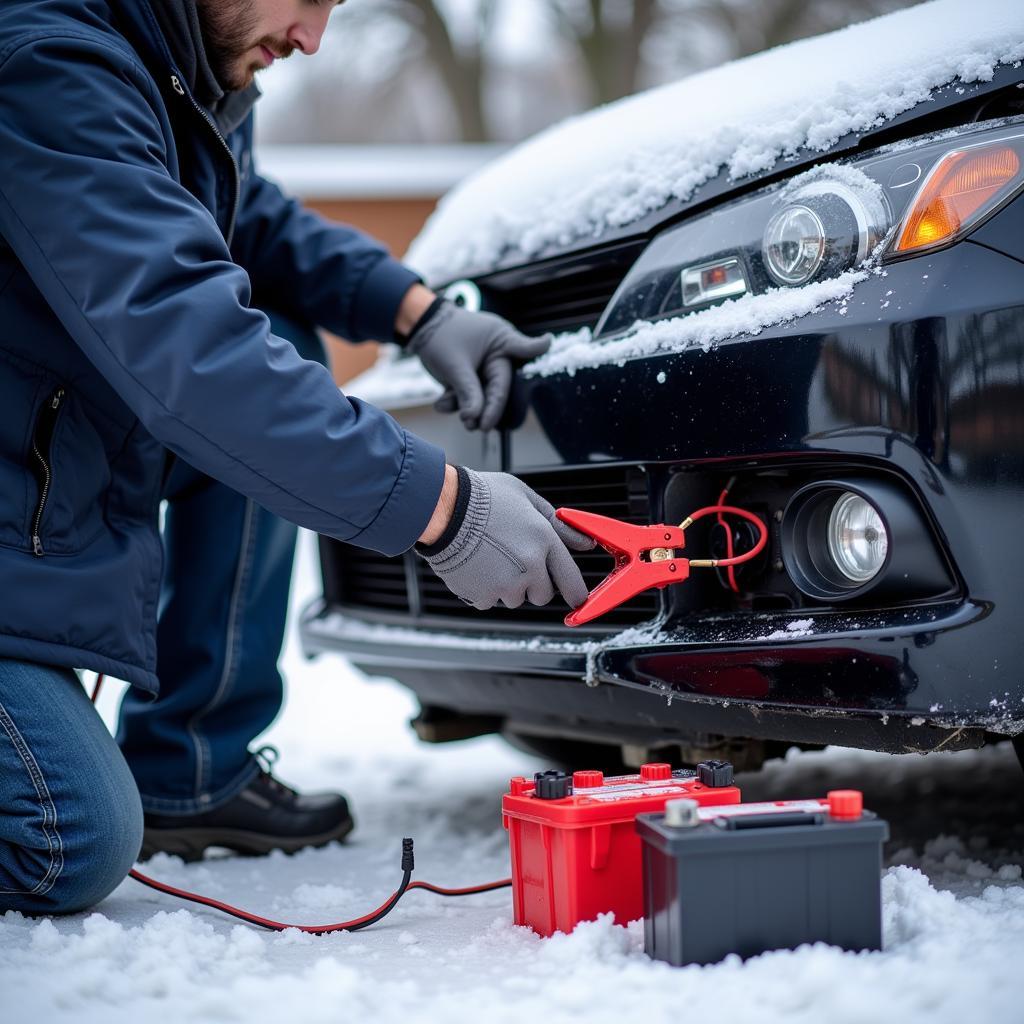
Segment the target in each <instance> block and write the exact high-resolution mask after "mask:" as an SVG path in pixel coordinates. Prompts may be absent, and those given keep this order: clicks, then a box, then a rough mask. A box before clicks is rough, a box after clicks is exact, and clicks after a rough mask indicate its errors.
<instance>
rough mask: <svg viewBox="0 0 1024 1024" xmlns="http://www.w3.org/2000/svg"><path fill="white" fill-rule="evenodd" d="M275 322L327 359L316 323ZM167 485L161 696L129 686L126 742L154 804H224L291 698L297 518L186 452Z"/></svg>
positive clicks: (275, 318) (145, 799) (302, 348)
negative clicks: (284, 673) (285, 664)
mask: <svg viewBox="0 0 1024 1024" xmlns="http://www.w3.org/2000/svg"><path fill="white" fill-rule="evenodd" d="M271 321H272V324H273V328H274V333H275V334H277V335H278V336H279V337H283V338H287V339H288V340H289V341H291V342H292V344H293V345H295V347H296V348H297V349H298V351H299V353H300V354H301V355H302V356H303V357H304V358H306V359H315V360H317V361H319V362H324V358H325V357H324V352H323V346H322V345H321V343H320V339H319V337H318V336H317V335H316V333H315V332H314V331H312V330H310V329H308V328H303V327H301V326H300V325H298V324H295V323H293V322H291V321H289V320H287V319H285V318H283V317H281V316H279V315H276V314H272V315H271ZM164 496H165V499H166V502H167V504H166V510H165V519H164V530H163V541H164V578H163V589H162V592H161V598H160V608H159V612H158V625H157V675H158V677H159V680H160V696H159V697H158V698H157V699H156V700H155V701H154V700H152V699H150V698H149V697H148V696H147V695H146V694H144V693H142V692H139V691H134V690H133V691H129V692H128V693H127V694H126V695H125V697H124V700H123V701H122V704H121V715H120V722H119V725H118V731H117V741H118V743H119V744H120V747H121V750H122V752H123V753H124V756H125V759H126V760H127V762H128V767H129V768H130V769H131V771H132V774H133V775H134V776H135V781H136V782H137V784H138V787H139V792H140V793H141V796H142V806H143V807H144V808H145V810H147V811H152V812H155V813H159V814H161V815H174V814H181V815H187V814H194V813H197V812H200V811H207V810H211V809H213V808H215V807H217V806H218V805H220V804H222V803H226V802H227V801H228V800H230V799H231V798H232V797H233V796H235V795H236V794H237V793H238V792H239V791H240V790H242V789H244V788H245V787H246V786H247V785H248V784H249V782H251V781H252V779H253V777H254V776H255V775H256V774H257V772H258V771H259V767H258V765H257V764H256V762H255V759H254V758H253V756H252V754H251V753H250V752H249V749H248V745H249V742H250V741H251V740H252V739H253V737H255V736H257V735H258V734H259V733H260V732H262V731H263V730H264V729H265V728H266V727H267V726H268V725H269V724H270V723H271V722H272V721H273V719H274V718H275V716H276V715H277V713H278V711H279V710H280V707H281V696H282V682H281V675H280V673H279V672H278V668H277V660H278V657H279V656H280V653H281V644H282V642H283V639H284V626H285V618H286V615H287V610H288V590H289V587H290V584H291V572H292V561H293V558H294V553H295V536H296V529H295V527H294V526H293V525H292V524H291V523H288V522H285V521H284V520H283V519H278V518H277V517H276V516H274V515H271V514H270V513H269V512H267V511H266V510H265V509H263V508H261V507H260V506H259V505H257V504H256V503H255V502H254V501H252V500H250V499H248V498H246V497H244V496H243V495H241V494H238V493H237V492H236V491H233V490H231V489H230V488H228V487H226V486H224V484H221V483H219V482H217V481H216V480H213V479H211V478H210V477H207V476H205V475H204V474H202V473H200V472H198V471H197V470H195V469H193V468H192V467H191V466H189V465H188V464H187V463H185V462H183V461H181V460H180V459H177V460H175V461H174V462H173V464H172V466H171V468H170V471H169V473H168V476H167V480H166V483H165V488H164Z"/></svg>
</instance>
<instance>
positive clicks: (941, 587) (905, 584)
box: [779, 477, 956, 604]
mask: <svg viewBox="0 0 1024 1024" xmlns="http://www.w3.org/2000/svg"><path fill="white" fill-rule="evenodd" d="M779 539H780V541H781V546H782V560H783V562H784V563H785V567H786V572H787V573H789V577H790V579H792V581H793V582H794V583H795V584H796V586H797V587H798V588H799V590H800V591H802V592H803V593H804V594H806V595H807V596H808V597H810V598H814V599H816V600H819V601H824V602H827V603H829V604H837V603H842V602H844V601H854V600H857V599H859V598H866V597H867V596H868V594H870V595H871V598H872V600H879V601H893V602H903V601H910V600H914V599H920V598H923V597H933V596H935V595H937V594H942V593H945V594H949V593H952V592H953V591H954V590H955V586H956V584H955V581H954V580H953V578H952V577H951V576H950V573H949V571H948V569H947V566H946V562H945V559H944V556H943V554H942V553H941V551H940V550H939V549H938V547H937V546H936V544H935V542H934V540H933V537H932V531H931V529H930V527H929V526H928V524H927V521H926V520H925V519H924V517H923V516H922V514H921V512H920V511H919V509H918V507H917V505H916V503H915V502H914V500H913V498H912V497H911V496H910V495H909V494H908V493H907V492H906V489H905V488H904V487H903V486H901V485H898V484H896V483H894V482H893V481H891V480H886V479H876V478H872V477H847V478H846V479H843V480H815V481H812V482H811V483H808V484H805V485H804V486H803V487H801V488H800V489H799V490H797V491H796V492H795V493H794V494H793V496H792V497H791V498H790V499H789V502H788V504H787V505H786V508H785V510H784V511H783V513H782V523H781V527H780V538H779Z"/></svg>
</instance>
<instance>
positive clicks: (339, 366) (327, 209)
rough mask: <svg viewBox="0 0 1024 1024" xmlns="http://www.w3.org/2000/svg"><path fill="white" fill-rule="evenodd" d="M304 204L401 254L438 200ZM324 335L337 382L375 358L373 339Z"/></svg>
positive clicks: (358, 200) (382, 200)
mask: <svg viewBox="0 0 1024 1024" xmlns="http://www.w3.org/2000/svg"><path fill="white" fill-rule="evenodd" d="M306 205H307V206H310V207H312V208H313V209H314V210H317V211H318V212H320V213H322V214H323V215H324V216H325V217H329V218H330V219H331V220H336V221H341V222H342V223H344V224H351V225H352V226H353V227H357V228H359V229H360V230H361V231H365V232H366V233H367V234H369V235H373V237H374V238H379V239H380V240H381V241H382V242H383V243H384V244H385V245H386V246H387V247H388V248H389V249H390V250H391V252H392V253H393V254H394V255H395V256H397V257H399V258H401V257H402V256H403V255H404V253H405V251H406V250H407V249H408V248H409V243H410V242H412V240H413V239H414V238H415V237H416V235H417V234H419V231H420V228H422V227H423V224H424V222H425V221H426V219H427V217H429V216H430V214H431V213H432V212H433V209H434V207H435V206H436V205H437V200H436V199H430V198H422V199H404V198H403V199H345V200H339V199H330V200H327V199H322V200H318V199H314V200H307V202H306ZM326 338H327V350H328V354H329V356H330V360H331V369H332V371H333V373H334V379H335V380H336V381H337V382H338V383H339V384H344V383H345V381H347V380H351V379H352V378H353V377H355V376H356V375H357V374H359V373H362V372H363V370H365V369H367V368H368V367H369V366H371V365H372V364H373V362H374V360H375V359H376V358H377V346H376V345H375V344H373V343H372V342H364V343H363V344H361V345H351V344H349V343H348V342H346V341H342V340H341V339H340V338H336V337H335V336H334V335H331V334H328V335H326Z"/></svg>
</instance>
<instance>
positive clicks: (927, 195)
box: [301, 65, 1024, 767]
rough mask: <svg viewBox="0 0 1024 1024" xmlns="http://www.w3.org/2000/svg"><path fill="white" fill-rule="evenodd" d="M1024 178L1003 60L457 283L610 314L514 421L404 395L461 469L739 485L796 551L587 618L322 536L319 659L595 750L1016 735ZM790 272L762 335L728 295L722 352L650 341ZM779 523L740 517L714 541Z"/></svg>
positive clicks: (586, 491) (312, 629)
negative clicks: (792, 302) (738, 172)
mask: <svg viewBox="0 0 1024 1024" xmlns="http://www.w3.org/2000/svg"><path fill="white" fill-rule="evenodd" d="M815 165H816V166H815ZM1022 187H1024V70H1022V69H1021V68H1020V67H1019V66H1018V67H1014V66H1006V65H1004V66H1002V67H999V68H997V69H996V70H995V74H994V76H993V77H992V78H991V80H989V81H983V82H976V83H973V84H970V85H965V84H964V83H961V82H954V83H950V84H949V85H947V86H945V87H941V88H938V89H936V90H934V91H933V92H932V94H931V96H930V97H929V98H928V99H927V100H926V101H925V102H922V103H919V104H917V105H916V106H913V107H912V108H911V109H909V110H907V111H905V112H904V113H902V114H900V115H899V116H896V117H894V118H891V119H889V120H887V121H884V122H883V123H879V124H877V125H876V126H875V127H873V128H871V129H870V130H867V131H864V132H861V133H857V134H853V135H848V136H846V137H844V138H841V139H840V140H839V141H838V142H836V143H835V144H834V145H833V146H832V147H831V149H830V150H829V151H828V152H827V153H826V154H824V155H823V154H822V153H821V152H813V151H808V150H803V151H799V152H796V153H791V154H789V155H788V156H787V157H786V158H785V159H781V160H779V161H777V162H776V163H775V165H774V166H773V167H771V168H770V169H769V170H767V171H765V172H763V173H761V174H759V175H752V176H747V177H745V178H742V179H739V180H732V179H730V178H729V176H728V175H727V174H726V172H725V171H722V172H721V173H720V174H719V175H718V176H717V177H715V178H713V179H712V180H710V181H708V182H707V183H706V184H704V185H703V186H702V187H701V188H699V189H698V190H697V191H696V192H695V193H694V194H693V195H692V196H691V197H690V198H689V199H688V200H687V201H685V202H683V201H674V202H669V203H667V204H666V205H663V206H662V207H660V208H659V209H658V210H656V211H655V212H652V213H648V214H647V215H646V216H644V217H642V218H640V219H639V220H635V221H634V222H632V223H630V224H628V225H626V226H622V227H618V228H609V229H608V230H606V231H605V232H604V233H603V234H602V236H601V237H600V238H597V239H595V238H589V239H583V240H576V241H573V242H570V243H568V244H563V245H558V244H554V245H548V246H547V247H546V249H545V251H544V252H543V253H541V254H539V255H538V256H536V257H535V258H530V259H528V260H525V261H524V260H522V259H518V260H517V259H512V260H511V261H510V260H507V259H505V260H501V261H498V262H497V265H495V266H490V267H485V268H482V271H481V273H479V274H471V275H467V276H466V277H465V279H463V280H460V281H457V282H451V281H435V282H433V283H434V284H435V285H438V286H449V288H450V294H451V295H453V296H455V297H456V298H457V299H458V300H459V301H463V302H469V303H471V304H474V305H477V304H478V305H480V306H482V307H483V308H485V309H490V310H494V311H496V312H498V313H500V314H502V315H504V316H506V317H508V318H509V319H511V320H512V321H513V322H514V323H515V324H516V325H517V326H518V327H520V328H521V329H522V330H524V331H526V332H529V333H533V334H537V333H541V332H544V331H552V332H556V333H559V334H564V333H565V332H570V331H576V330H579V329H580V328H590V329H591V330H592V331H593V335H594V336H593V341H592V342H590V343H589V344H588V345H585V346H584V348H585V349H586V350H587V351H589V352H597V353H598V357H597V358H595V359H594V360H592V362H593V363H594V365H588V362H587V360H586V359H583V360H582V361H579V360H578V361H577V363H576V364H574V365H571V364H570V363H569V362H568V361H566V362H565V365H564V366H562V367H561V368H559V366H558V365H557V359H556V362H555V364H554V366H553V367H552V365H550V361H549V365H548V367H547V370H551V369H552V368H553V369H554V371H555V372H546V370H545V367H544V366H543V365H542V366H540V367H534V368H527V371H526V372H525V373H522V374H520V379H519V380H518V381H517V384H516V390H515V393H514V396H513V401H512V402H511V404H510V407H509V409H508V411H507V414H506V417H505V421H504V423H503V425H502V427H501V429H500V430H498V431H495V432H493V433H492V434H490V435H487V436H483V437H481V436H480V435H478V434H470V433H466V432H464V431H462V429H461V427H460V426H459V424H458V421H457V417H450V416H449V417H445V416H441V415H439V414H436V413H435V412H434V411H433V409H432V408H431V406H430V403H429V402H427V401H416V400H408V401H404V402H403V401H397V402H394V403H392V409H393V412H394V414H395V415H396V416H397V417H398V419H400V420H401V422H402V423H403V424H404V425H406V426H407V427H408V428H409V429H411V430H413V431H415V432H416V433H418V434H420V435H422V436H424V437H426V438H429V439H430V440H432V441H435V442H436V443H438V444H440V445H442V446H443V447H444V448H445V449H446V451H447V454H448V458H449V461H451V462H461V463H463V464H467V465H469V466H472V467H475V468H478V469H487V470H499V469H501V470H505V471H508V472H511V473H514V474H516V475H517V476H519V477H521V478H522V479H523V480H525V481H526V482H527V483H528V484H529V485H530V486H531V487H533V488H535V489H536V490H537V491H539V492H540V493H541V494H542V495H544V496H545V497H546V498H547V499H548V500H549V501H550V502H551V503H552V504H553V505H555V506H556V507H558V506H568V507H572V508H577V509H583V510H589V511H593V512H597V513H600V514H602V515H605V516H611V517H615V518H619V519H623V520H626V521H628V522H631V523H645V524H646V523H668V524H678V523H679V522H680V521H681V520H683V519H684V517H686V516H687V515H688V514H689V513H691V512H692V511H694V510H695V509H697V508H700V507H703V506H708V505H713V504H715V503H716V502H717V501H719V500H720V499H721V498H722V497H723V496H725V497H727V500H728V502H729V503H730V504H732V505H736V506H740V507H742V508H744V509H747V510H749V511H751V512H753V513H755V514H756V515H757V516H758V517H760V518H761V519H762V520H763V521H764V522H765V523H767V524H768V526H769V540H768V544H767V547H766V548H765V550H764V551H763V553H761V554H760V555H759V556H758V557H757V558H755V559H753V560H752V561H749V562H747V563H745V564H743V565H741V566H738V567H737V568H735V569H734V570H733V572H732V573H730V572H729V571H728V570H727V569H721V568H719V569H705V570H696V569H695V570H694V571H693V572H692V573H691V575H690V578H689V580H688V581H686V582H685V583H681V584H678V585H670V586H668V587H666V588H665V589H662V590H652V591H649V592H645V593H643V594H641V595H640V596H638V597H636V598H635V599H633V600H631V601H629V602H628V603H626V604H624V605H622V606H621V607H619V608H618V609H616V610H615V611H613V612H611V613H610V614H608V615H605V616H604V617H602V618H599V619H597V620H596V621H593V622H591V623H588V624H587V625H586V626H583V627H580V628H576V629H570V628H568V627H566V626H565V625H563V621H562V619H563V616H564V615H565V613H566V611H567V609H566V608H564V607H558V606H556V605H551V606H548V607H543V608H536V607H530V606H523V607H520V608H512V609H509V608H504V607H499V608H495V609H493V610H491V611H488V612H483V613H480V612H474V611H473V610H471V609H468V608H467V607H466V606H464V605H463V604H461V603H460V602H459V600H458V599H457V598H456V597H455V596H454V595H453V594H451V593H449V592H448V591H447V589H446V588H445V586H444V584H443V583H441V582H440V581H439V580H438V579H436V578H435V577H434V576H433V575H432V573H431V572H430V570H429V569H428V567H427V565H426V563H425V562H423V561H422V560H421V559H419V558H418V557H417V556H416V555H415V554H413V553H408V554H406V555H405V556H403V557H399V558H385V557H383V556H380V555H377V554H375V553H373V552H369V551H364V550H359V549H356V548H352V547H348V546H346V545H344V544H340V543H338V542H336V541H333V540H328V539H321V542H320V545H321V546H320V552H321V561H322V567H323V580H324V591H323V599H322V600H320V601H317V602H315V603H314V604H313V605H312V606H311V607H309V608H307V609H306V610H305V613H304V616H303V620H302V626H301V630H302V636H303V639H304V644H305V645H306V649H307V651H308V652H309V653H316V652H321V651H341V652H343V653H344V654H346V655H348V656H349V657H350V658H351V659H352V660H353V661H354V662H356V663H357V664H359V665H363V666H369V667H372V668H373V669H374V670H383V671H384V672H386V673H387V674H388V675H391V676H394V677H395V678H397V679H399V680H400V681H401V682H402V683H404V684H405V685H406V686H408V687H410V688H411V689H412V690H413V691H414V692H415V693H416V695H417V697H418V698H419V701H420V704H421V706H422V711H421V713H420V715H419V717H418V718H417V719H416V721H415V723H414V724H415V726H416V729H417V731H418V733H419V735H420V736H421V737H422V738H424V739H426V740H430V741H445V740H450V739H458V738H463V737H468V736H473V735H478V734H482V733H487V732H500V733H502V734H504V735H505V736H507V737H509V738H510V739H512V740H513V741H514V742H516V743H518V744H520V745H522V746H525V747H527V748H529V749H531V750H534V751H536V752H539V753H542V754H544V755H546V756H548V757H549V758H552V759H558V760H561V761H565V762H568V763H572V764H575V765H577V766H579V765H584V764H585V765H586V766H588V767H591V766H597V767H600V766H602V764H606V763H614V762H616V761H617V760H618V759H620V758H621V759H622V760H624V761H625V763H627V764H633V765H636V764H640V763H642V762H644V761H648V760H651V759H659V760H670V761H672V762H677V763H678V762H683V763H687V762H689V763H693V762H695V761H698V760H701V759H703V758H706V757H725V758H728V759H729V760H731V761H733V762H734V763H736V764H737V765H738V766H742V767H752V766H755V765H757V764H759V763H760V762H761V761H762V760H763V759H764V758H765V757H767V756H773V755H775V754H778V753H780V752H781V751H783V750H784V749H785V748H786V747H788V746H791V745H797V746H803V747H816V746H820V745H824V744H831V743H835V744H841V745H845V746H851V747H863V748H870V749H875V750H884V751H894V752H902V751H921V752H926V751H937V750H958V749H962V748H968V747H977V746H980V745H982V744H985V743H987V742H991V741H994V740H997V739H1001V738H1007V737H1015V736H1017V735H1018V734H1020V733H1021V732H1022V731H1024V658H1022V654H1024V625H1022V608H1021V603H1022V602H1021V597H1022V594H1024V588H1022V584H1021V577H1022V573H1024V555H1022V545H1024V534H1022V528H1024V196H1022V195H1021V190H1022ZM858 268H859V269H858ZM844 274H846V275H849V274H857V275H858V278H859V279H858V280H856V281H855V282H854V283H853V284H852V285H851V288H852V290H849V291H848V292H843V293H840V292H837V293H836V295H837V297H836V298H835V299H833V300H828V299H827V298H825V299H820V301H816V302H815V304H814V305H813V309H812V310H811V311H810V312H805V311H803V310H800V309H796V310H795V311H793V310H790V311H788V312H787V307H786V306H785V301H786V296H787V294H789V292H788V291H787V289H789V288H793V289H795V290H794V291H793V292H792V294H793V295H797V294H804V293H802V292H800V291H799V288H800V286H805V285H807V284H808V282H811V283H813V282H829V281H840V282H841V281H842V280H843V275H844ZM823 294H825V295H826V296H827V295H828V293H827V292H825V293H823ZM765 295H768V296H772V297H774V299H773V301H776V302H778V303H782V307H781V308H780V309H774V310H772V309H769V310H768V311H767V314H766V319H767V320H768V321H769V322H767V323H762V322H759V321H757V322H755V323H754V327H753V328H752V330H751V331H735V330H734V331H733V333H732V335H731V336H730V335H729V333H728V331H729V328H728V320H727V319H726V320H723V321H722V322H723V323H725V327H722V326H721V324H720V325H719V328H718V335H717V336H715V335H714V330H715V327H714V325H715V323H716V322H717V321H713V320H709V318H707V317H705V319H704V321H697V320H694V321H693V322H694V323H705V322H707V323H710V324H711V328H712V329H711V335H710V341H708V337H709V335H708V332H707V330H706V329H703V328H702V332H698V333H697V334H695V335H694V336H693V338H692V339H691V342H690V343H688V344H686V345H679V346H675V347H674V348H673V347H668V348H659V347H658V345H657V343H656V341H657V338H656V335H652V334H650V333H649V332H651V331H654V330H656V329H657V326H658V325H659V324H661V323H663V322H668V321H673V322H675V323H677V324H682V325H683V327H682V328H680V330H682V331H683V332H684V333H685V330H687V329H688V328H686V326H685V325H686V324H687V323H688V320H687V319H686V314H689V315H690V316H691V317H698V316H700V315H701V312H702V311H705V310H709V309H710V310H719V309H723V310H731V309H735V308H743V307H737V306H732V305H727V306H723V305H721V304H722V303H723V302H726V301H727V300H729V299H736V298H738V297H741V296H751V297H754V298H757V297H759V296H765ZM812 297H813V295H812ZM819 298H820V296H819ZM752 308H753V307H752ZM798 313H800V314H802V315H797V314H798ZM773 316H774V317H775V321H774V322H771V321H772V317H773ZM680 318H683V319H680ZM637 321H640V325H639V326H638V325H637ZM652 324H653V325H654V327H651V326H650V325H652ZM645 331H647V332H648V334H647V335H645V334H644V332H645ZM645 337H648V338H654V339H655V340H654V343H651V344H649V345H648V348H647V349H644V347H643V345H642V344H640V345H639V347H638V345H633V346H632V348H630V347H628V345H627V347H626V348H623V349H622V350H621V351H622V352H623V353H624V355H623V358H622V359H615V358H613V356H614V353H615V352H616V351H618V350H616V349H615V348H613V347H609V348H608V349H607V351H608V352H610V353H612V354H613V355H612V356H610V357H608V358H602V357H601V352H602V346H615V345H616V344H620V343H621V340H622V339H623V338H626V339H629V338H633V339H636V338H640V339H641V341H643V339H644V338H645ZM702 340H703V341H704V342H705V344H703V345H701V344H698V342H700V341H702ZM561 350H562V351H565V348H564V346H563V348H562V349H561ZM567 359H568V357H567ZM397 370H398V372H401V371H402V367H401V365H399V366H398V368H397ZM755 537H756V530H755V529H754V528H753V527H752V526H751V525H750V524H749V523H747V522H746V521H744V520H741V519H738V518H735V517H723V518H722V519H721V520H719V518H718V517H717V516H710V517H707V518H706V519H704V520H702V521H701V522H699V523H697V524H695V525H694V526H693V527H692V528H691V529H689V530H688V531H687V533H686V553H687V554H688V555H689V556H690V557H701V556H702V555H703V556H707V557H712V558H721V557H723V556H725V555H726V554H727V553H728V552H729V551H733V552H742V551H745V550H749V548H750V547H751V546H752V544H753V542H754V540H755ZM579 563H580V565H581V567H582V569H583V572H584V574H585V577H586V579H587V581H588V585H589V586H591V587H593V586H594V585H595V584H596V583H598V582H599V581H600V580H601V579H602V578H603V577H604V575H605V574H606V573H607V572H609V571H610V569H611V568H612V565H613V562H612V559H611V558H610V556H608V555H607V553H605V552H604V551H602V550H601V549H598V550H597V551H595V552H594V553H591V554H585V555H581V556H579Z"/></svg>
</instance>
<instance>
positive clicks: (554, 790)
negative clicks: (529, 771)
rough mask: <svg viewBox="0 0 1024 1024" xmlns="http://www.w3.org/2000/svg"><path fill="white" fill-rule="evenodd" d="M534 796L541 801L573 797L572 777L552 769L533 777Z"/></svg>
mask: <svg viewBox="0 0 1024 1024" xmlns="http://www.w3.org/2000/svg"><path fill="white" fill-rule="evenodd" d="M533 795H534V796H536V797H539V798H540V799H541V800H561V799H563V797H567V796H571V795H572V777H571V776H569V775H566V773H565V772H559V771H555V770H554V769H551V770H550V771H546V772H537V773H536V774H535V775H534V776H533Z"/></svg>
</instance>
